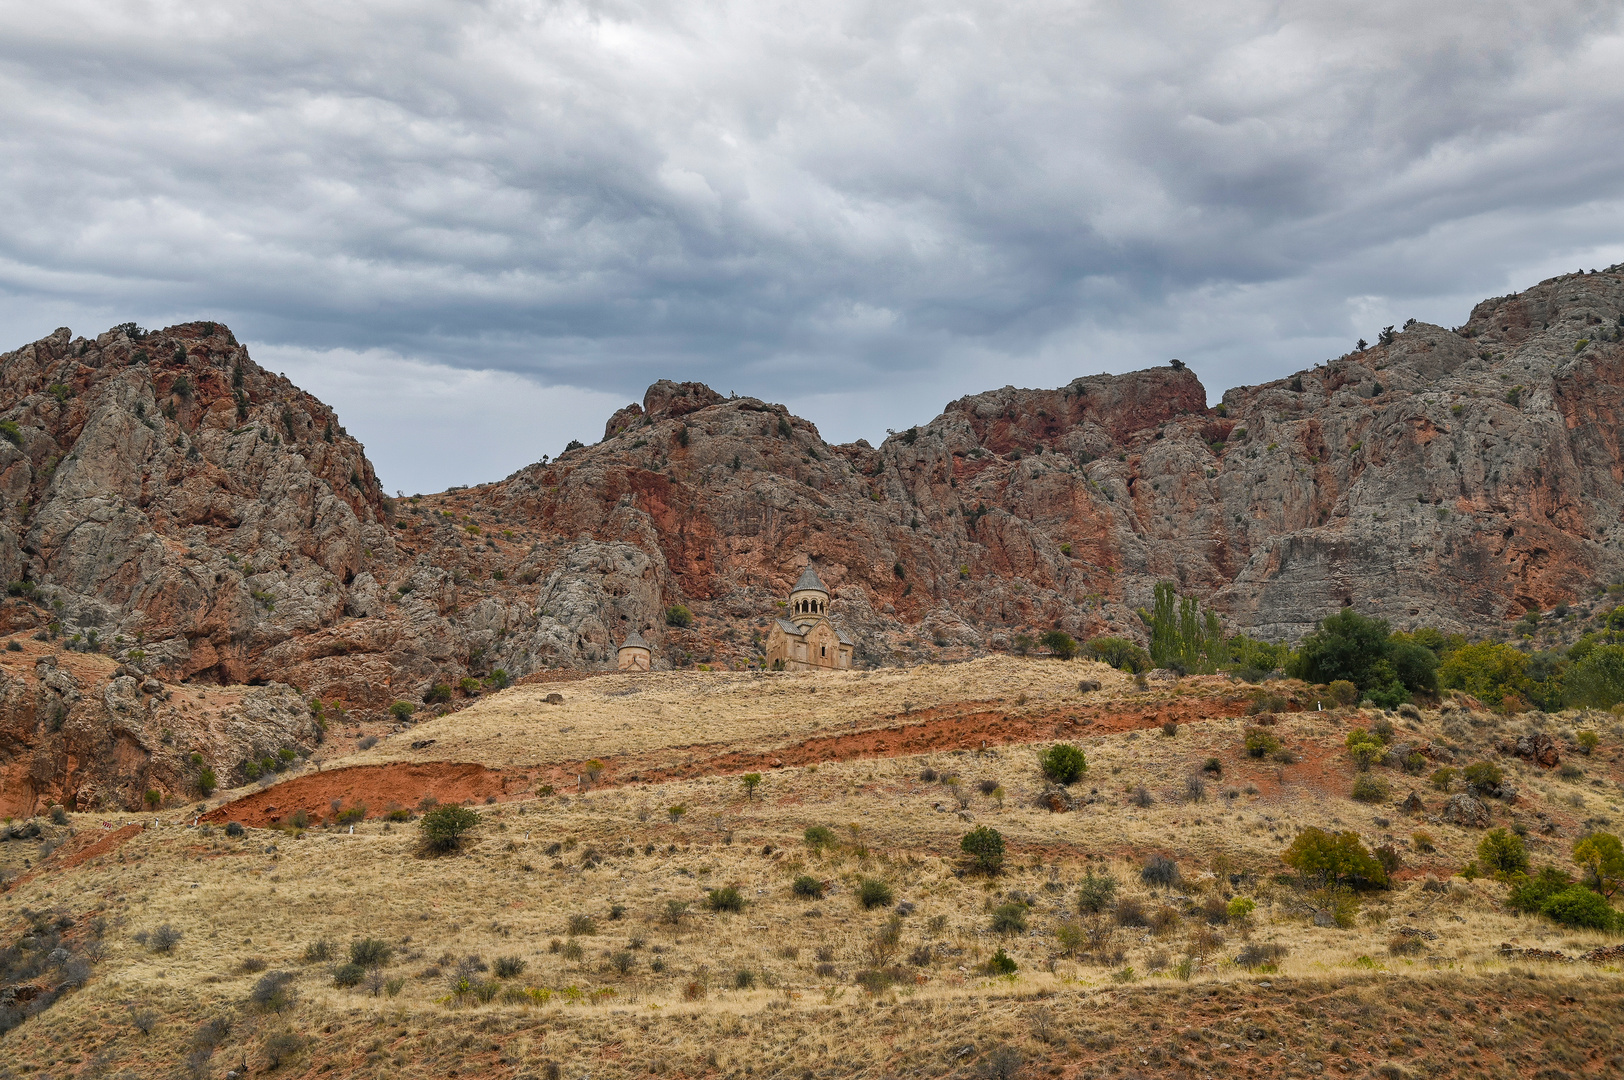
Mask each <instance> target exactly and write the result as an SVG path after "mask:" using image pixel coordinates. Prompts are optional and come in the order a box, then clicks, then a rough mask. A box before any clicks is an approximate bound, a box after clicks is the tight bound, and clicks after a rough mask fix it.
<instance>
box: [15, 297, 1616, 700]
mask: <svg viewBox="0 0 1624 1080" xmlns="http://www.w3.org/2000/svg"><path fill="white" fill-rule="evenodd" d="M1621 318H1624V274H1621V273H1620V272H1619V268H1613V269H1612V270H1610V271H1608V272H1606V273H1601V274H1584V275H1572V276H1569V277H1563V278H1557V279H1553V280H1551V281H1547V282H1543V283H1541V284H1540V285H1539V286H1536V287H1535V288H1533V289H1530V290H1529V291H1528V292H1526V293H1522V294H1519V295H1516V296H1510V297H1502V298H1499V299H1496V300H1492V301H1486V302H1485V303H1484V304H1481V305H1479V306H1478V307H1477V308H1476V309H1474V311H1473V312H1472V315H1471V318H1470V320H1469V321H1468V322H1467V323H1466V324H1465V325H1464V326H1462V327H1459V328H1456V329H1453V330H1449V329H1445V328H1442V327H1437V326H1429V325H1426V324H1420V323H1416V324H1412V325H1409V326H1407V327H1405V328H1403V329H1402V330H1395V331H1393V332H1391V333H1386V334H1383V335H1382V339H1381V340H1380V341H1379V342H1378V343H1377V344H1376V345H1375V346H1372V347H1370V348H1368V349H1364V350H1361V351H1358V352H1354V353H1350V354H1348V355H1346V356H1343V357H1339V358H1337V359H1336V360H1333V361H1330V362H1328V363H1324V364H1320V365H1317V366H1315V367H1313V368H1311V369H1307V370H1304V371H1302V372H1300V373H1298V374H1297V375H1295V376H1292V377H1290V378H1287V379H1281V380H1276V381H1274V382H1271V383H1267V384H1263V385H1260V386H1252V387H1240V388H1236V389H1232V390H1230V391H1228V392H1227V393H1225V394H1224V397H1223V401H1222V403H1221V404H1220V405H1218V406H1217V407H1214V408H1211V409H1209V408H1208V407H1207V392H1206V389H1205V388H1204V387H1203V386H1202V385H1201V383H1200V382H1199V381H1198V380H1197V378H1196V376H1195V375H1194V373H1193V372H1191V371H1190V370H1188V369H1187V368H1184V367H1183V366H1182V365H1177V366H1169V367H1165V368H1158V369H1154V370H1149V371H1139V372H1132V373H1129V374H1125V375H1093V376H1087V377H1084V378H1079V379H1076V380H1073V381H1072V382H1070V383H1068V384H1067V385H1065V386H1063V387H1060V388H1057V389H1053V390H1030V389H1017V388H1014V387H1005V388H1003V389H1000V390H993V391H988V392H986V393H983V394H977V395H973V396H970V397H966V398H962V399H960V400H958V401H955V402H952V403H950V404H949V405H947V406H946V408H945V409H944V410H943V411H942V413H941V414H940V415H939V416H938V417H937V418H936V419H935V420H933V421H931V422H930V423H928V424H923V425H920V426H918V427H916V428H911V429H909V430H907V431H903V432H897V433H894V434H892V435H891V436H890V437H889V438H887V439H886V440H885V441H884V442H883V443H882V444H881V445H879V446H877V447H876V446H870V445H869V444H868V443H866V442H862V441H859V442H856V443H851V444H845V445H830V444H829V443H827V442H826V441H824V439H823V438H822V437H821V436H820V434H819V433H818V430H817V428H816V427H815V426H814V425H812V424H811V423H809V422H807V421H805V420H803V419H801V418H798V417H795V416H792V415H790V414H789V412H788V411H787V410H786V409H785V408H784V407H783V406H781V405H774V404H771V403H768V402H763V401H760V400H757V399H753V398H738V397H723V396H722V395H720V394H717V393H716V392H714V391H713V390H711V389H710V388H708V387H706V386H703V385H702V384H698V383H676V382H668V381H661V382H659V383H656V384H654V385H653V386H651V387H650V388H649V390H648V392H647V394H646V395H645V396H644V399H643V401H642V402H641V403H639V404H634V405H628V406H627V407H626V408H624V409H621V410H620V411H618V412H617V413H616V414H615V415H614V416H613V417H611V418H610V419H609V422H608V424H607V425H606V429H605V438H604V439H603V441H602V442H600V443H598V444H596V445H593V446H588V447H574V448H572V449H570V450H568V451H567V452H566V453H564V454H563V455H561V456H560V457H559V458H558V459H556V460H551V461H548V460H544V461H542V462H539V463H537V464H534V465H531V466H528V467H527V468H524V469H521V470H519V471H518V472H517V473H515V474H514V475H512V476H510V477H508V478H506V479H505V480H502V481H499V482H496V483H492V484H486V485H482V486H479V487H474V488H468V489H461V490H456V491H451V492H446V493H442V494H439V495H430V496H426V497H421V496H414V497H412V498H410V499H406V500H402V501H399V502H396V501H393V500H389V499H386V498H385V497H384V495H383V493H382V492H381V491H380V490H379V488H378V485H377V482H376V480H375V479H374V477H373V473H372V469H371V466H370V465H369V464H368V463H367V460H366V457H365V454H364V453H363V451H362V448H361V447H360V445H359V444H358V443H356V442H355V441H354V440H353V439H351V438H350V437H349V436H348V435H346V434H345V432H344V430H343V428H342V427H341V426H339V424H338V423H337V418H336V417H334V416H333V414H332V412H331V410H330V409H328V408H327V407H326V406H325V405H323V404H322V403H320V402H319V401H316V400H315V399H313V398H311V397H309V396H308V395H306V394H303V393H302V392H301V391H299V390H298V389H297V388H296V387H293V386H292V385H290V384H289V383H287V381H286V380H284V379H282V378H280V377H278V376H275V375H273V374H271V373H269V372H266V371H264V370H262V369H260V368H259V367H258V366H257V365H255V364H254V363H253V361H252V360H251V359H249V357H248V356H247V354H246V351H245V350H243V349H242V347H241V346H240V345H238V344H237V342H236V341H235V340H234V339H233V338H232V336H231V334H230V332H229V331H227V330H226V329H225V328H223V327H220V326H216V325H212V324H206V323H193V324H186V325H183V326H178V327H171V328H168V329H166V330H162V331H156V332H152V333H144V332H141V331H139V330H138V329H137V328H134V327H128V326H126V327H120V328H117V329H115V330H113V331H109V332H108V333H106V334H102V335H100V336H99V337H97V338H96V339H95V340H93V341H92V340H87V339H83V338H74V337H72V335H71V334H69V333H68V332H67V331H65V330H64V331H59V332H57V333H56V334H53V335H52V336H51V337H49V338H46V339H44V340H42V341H40V342H36V343H35V344H33V345H30V346H27V347H26V348H23V349H21V350H18V351H17V352H15V353H10V354H7V355H6V356H4V357H0V419H3V420H5V421H6V424H5V425H4V426H0V573H3V574H4V575H5V578H4V580H6V581H7V582H10V583H11V589H10V591H11V592H12V593H13V597H12V598H11V599H10V600H8V601H6V602H5V603H4V605H0V632H4V633H42V634H44V635H45V636H46V637H47V638H48V639H49V640H51V641H52V642H55V643H58V644H59V646H60V647H66V648H71V649H92V650H99V651H102V652H105V653H110V654H113V655H115V656H116V658H117V659H118V660H119V661H120V662H122V663H124V664H126V665H127V666H129V667H130V668H131V669H132V670H135V671H138V672H140V673H141V674H143V675H154V676H156V677H159V678H161V679H163V680H166V681H168V682H171V683H191V684H198V683H216V684H238V683H254V682H270V681H280V682H285V683H288V684H290V685H293V686H297V687H299V688H300V689H301V690H302V691H303V692H305V693H306V694H308V695H310V696H314V697H320V698H322V699H323V700H326V701H333V700H338V701H342V702H344V703H346V704H347V705H348V706H349V707H350V708H351V709H352V710H353V712H354V714H355V715H371V716H379V715H381V714H382V712H383V710H384V709H385V708H387V707H388V706H389V704H390V703H391V702H394V701H397V700H405V701H409V702H414V703H419V704H423V705H427V706H432V707H435V708H439V707H454V706H455V705H456V703H457V702H459V701H462V700H465V699H466V698H467V696H468V695H470V694H477V693H480V692H483V691H484V690H485V689H486V688H488V687H490V686H493V685H500V684H501V683H502V681H503V679H504V677H506V678H516V677H520V676H523V675H525V674H528V673H531V672H535V671H537V670H539V669H544V668H547V667H556V666H564V667H577V668H579V667H594V666H604V665H607V664H608V663H610V661H611V659H612V657H613V655H614V647H615V646H616V645H617V644H618V642H619V641H621V640H623V639H624V637H625V635H626V634H627V633H628V632H630V631H632V630H636V631H638V632H640V633H641V634H642V635H643V636H644V637H645V638H646V639H648V640H649V641H650V643H651V645H652V646H653V647H654V650H655V657H656V661H655V663H656V666H660V665H665V664H685V663H693V662H702V663H717V664H727V665H738V664H745V663H751V662H758V661H759V659H760V657H761V656H762V650H763V648H764V645H765V637H766V631H767V629H768V627H769V625H770V624H769V620H770V618H771V617H772V616H773V615H774V614H776V612H777V605H778V604H779V602H781V600H782V599H783V597H784V596H785V594H786V592H787V589H788V587H789V585H790V583H791V582H792V581H793V580H794V579H795V577H796V576H797V575H798V574H799V572H800V570H801V569H802V568H803V567H804V566H805V565H806V563H807V562H809V561H810V562H812V563H813V564H815V565H816V567H817V570H818V573H819V574H820V576H821V577H822V579H823V580H824V582H825V583H826V584H827V585H828V586H829V587H830V590H831V593H832V601H833V603H832V606H831V612H830V613H831V615H832V616H833V617H834V618H835V620H836V621H837V622H838V623H839V624H840V625H841V626H842V627H843V628H844V629H845V630H846V631H847V632H848V633H850V634H851V635H852V636H853V638H854V639H855V640H856V642H857V652H856V658H855V659H856V662H857V663H858V664H859V665H867V664H874V663H887V662H912V661H917V660H920V659H926V658H935V657H957V656H969V655H974V654H976V653H978V652H981V651H984V650H988V649H1001V648H1009V647H1012V646H1013V645H1015V644H1016V642H1017V640H1018V636H1019V635H1021V634H1030V633H1033V632H1036V631H1041V630H1045V629H1049V628H1054V627H1059V628H1061V629H1065V630H1067V631H1069V632H1071V633H1072V634H1074V635H1076V636H1079V637H1087V636H1092V635H1097V634H1102V633H1111V634H1122V635H1125V636H1129V637H1135V638H1141V639H1142V637H1143V626H1142V624H1141V623H1140V621H1139V619H1138V616H1137V614H1136V611H1137V609H1138V608H1139V607H1141V606H1144V605H1147V604H1148V602H1149V600H1150V594H1151V591H1152V589H1153V587H1154V585H1155V583H1156V582H1157V581H1159V580H1164V579H1170V580H1173V581H1175V582H1177V583H1178V584H1179V586H1180V588H1181V589H1182V590H1183V591H1184V592H1186V593H1193V594H1198V595H1200V596H1202V597H1203V598H1204V599H1205V600H1206V601H1207V602H1208V603H1210V604H1211V605H1213V606H1215V607H1216V608H1217V609H1219V610H1220V611H1221V612H1223V613H1224V614H1225V616H1226V618H1227V620H1228V622H1229V624H1230V626H1231V627H1233V628H1237V629H1247V630H1249V631H1250V632H1252V633H1254V634H1257V635H1260V636H1263V637H1267V638H1276V639H1278V638H1285V639H1290V640H1295V639H1296V638H1298V637H1300V636H1301V635H1302V634H1303V633H1305V632H1306V631H1308V630H1309V629H1311V628H1312V626H1313V624H1314V622H1315V621H1316V620H1318V619H1320V618H1322V617H1324V616H1325V615H1326V614H1328V613H1330V612H1333V611H1335V610H1336V609H1338V608H1339V607H1341V606H1343V605H1345V604H1353V605H1355V606H1357V607H1359V608H1360V609H1361V610H1363V611H1367V612H1369V613H1372V614H1376V615H1379V616H1382V617H1384V618H1387V619H1390V620H1391V621H1392V622H1393V623H1394V624H1395V625H1396V626H1399V627H1407V626H1413V625H1418V624H1422V623H1429V624H1433V625H1437V626H1440V627H1441V628H1443V629H1445V630H1448V631H1464V632H1469V633H1483V632H1486V631H1493V630H1495V629H1496V628H1498V627H1500V626H1503V625H1505V623H1506V620H1507V619H1508V618H1514V617H1516V616H1518V615H1520V614H1521V613H1522V612H1523V611H1524V610H1525V609H1526V608H1528V607H1542V608H1547V609H1548V608H1550V607H1552V606H1554V605H1555V604H1557V603H1559V602H1563V601H1571V600H1573V599H1575V598H1576V597H1578V596H1579V595H1581V594H1582V593H1584V592H1585V591H1586V590H1588V589H1590V588H1592V587H1593V586H1594V585H1595V584H1596V583H1598V582H1608V581H1612V580H1617V579H1620V578H1624V524H1621V520H1624V516H1621V509H1624V452H1621V447H1620V438H1619V434H1618V432H1619V430H1620V421H1621V420H1624V350H1621V348H1620V344H1619V341H1618V338H1619V334H1620V327H1619V320H1620V319H1621ZM674 605H682V606H684V607H686V608H687V609H689V611H690V612H691V616H692V617H691V619H689V620H686V621H687V622H688V625H668V620H667V618H666V612H667V609H669V608H672V607H673V606H674ZM684 621H685V620H683V619H673V620H672V622H673V623H676V624H681V623H683V622H684ZM448 699H449V700H448Z"/></svg>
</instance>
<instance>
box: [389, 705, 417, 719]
mask: <svg viewBox="0 0 1624 1080" xmlns="http://www.w3.org/2000/svg"><path fill="white" fill-rule="evenodd" d="M416 711H417V706H416V705H413V704H412V703H411V702H409V701H397V702H395V703H394V704H393V705H391V706H389V715H390V716H393V717H394V718H395V719H396V720H401V721H405V720H410V719H411V718H412V714H413V713H415V712H416Z"/></svg>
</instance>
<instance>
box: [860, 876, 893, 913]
mask: <svg viewBox="0 0 1624 1080" xmlns="http://www.w3.org/2000/svg"><path fill="white" fill-rule="evenodd" d="M893 899H895V894H894V893H892V891H891V886H890V885H887V884H886V883H885V882H883V881H881V880H880V879H879V878H864V879H863V880H862V883H861V884H859V885H858V886H857V902H858V903H860V904H862V905H863V907H864V908H865V909H872V908H877V907H888V906H889V905H890V904H891V901H892V900H893Z"/></svg>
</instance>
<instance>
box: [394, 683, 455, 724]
mask: <svg viewBox="0 0 1624 1080" xmlns="http://www.w3.org/2000/svg"><path fill="white" fill-rule="evenodd" d="M450 700H451V684H450V683H443V682H442V683H435V684H434V685H433V686H431V687H429V692H428V693H426V694H424V695H423V703H424V704H425V705H444V704H445V703H446V702H448V701H450ZM394 708H395V707H394V706H393V705H391V706H390V707H389V709H390V711H391V712H393V711H394ZM407 715H408V716H409V715H411V714H410V713H408V714H407Z"/></svg>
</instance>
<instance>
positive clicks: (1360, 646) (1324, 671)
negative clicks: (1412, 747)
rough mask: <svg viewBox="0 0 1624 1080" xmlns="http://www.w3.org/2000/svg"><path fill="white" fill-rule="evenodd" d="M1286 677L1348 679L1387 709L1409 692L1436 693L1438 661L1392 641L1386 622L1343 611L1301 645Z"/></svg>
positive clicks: (1324, 621) (1411, 646)
mask: <svg viewBox="0 0 1624 1080" xmlns="http://www.w3.org/2000/svg"><path fill="white" fill-rule="evenodd" d="M1286 673H1287V674H1288V675H1291V676H1293V677H1295V678H1299V679H1304V680H1306V681H1308V682H1315V683H1331V682H1335V681H1336V680H1338V679H1346V680H1347V681H1348V682H1351V683H1353V684H1354V685H1355V686H1357V687H1358V688H1359V692H1360V693H1362V694H1363V695H1364V696H1366V697H1368V698H1370V699H1371V700H1372V701H1374V702H1375V703H1376V704H1377V705H1382V706H1384V707H1388V708H1391V707H1393V706H1395V705H1398V704H1401V703H1402V702H1405V701H1408V700H1409V697H1410V694H1411V693H1413V692H1417V691H1428V690H1432V689H1434V688H1435V687H1436V685H1437V657H1436V655H1435V654H1434V653H1433V652H1432V650H1431V649H1428V648H1426V647H1425V646H1422V645H1418V644H1416V643H1415V642H1413V641H1407V640H1405V639H1403V638H1396V637H1395V635H1393V634H1391V633H1389V628H1388V625H1387V623H1386V622H1385V621H1384V620H1382V619H1372V618H1369V617H1367V616H1364V615H1361V614H1359V613H1358V612H1357V611H1355V610H1353V608H1351V607H1346V608H1343V609H1342V610H1341V611H1339V612H1337V613H1336V614H1335V615H1332V616H1331V617H1330V618H1328V619H1322V620H1321V621H1320V622H1319V624H1318V625H1317V626H1315V628H1314V632H1313V633H1311V634H1309V635H1308V636H1307V637H1305V638H1304V639H1303V642H1302V646H1301V648H1299V649H1298V650H1297V652H1296V653H1295V654H1294V655H1293V656H1292V658H1291V660H1290V661H1288V662H1287V664H1286Z"/></svg>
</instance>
